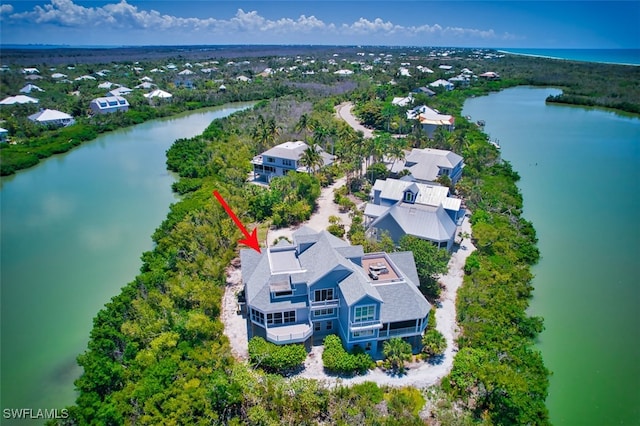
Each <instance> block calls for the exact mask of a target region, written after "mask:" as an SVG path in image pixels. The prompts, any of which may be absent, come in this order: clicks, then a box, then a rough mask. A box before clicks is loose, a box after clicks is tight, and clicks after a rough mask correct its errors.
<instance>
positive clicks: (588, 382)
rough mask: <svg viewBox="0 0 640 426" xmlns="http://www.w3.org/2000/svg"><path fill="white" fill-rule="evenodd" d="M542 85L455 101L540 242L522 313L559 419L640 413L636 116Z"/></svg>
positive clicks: (591, 421)
mask: <svg viewBox="0 0 640 426" xmlns="http://www.w3.org/2000/svg"><path fill="white" fill-rule="evenodd" d="M559 92H560V91H559V90H557V89H550V88H530V87H517V88H512V89H508V90H504V91H502V92H499V93H495V94H491V95H489V96H482V97H477V98H473V99H468V100H467V101H465V104H464V108H463V114H465V115H470V116H471V117H472V119H473V120H474V121H475V120H485V121H486V127H485V131H486V132H487V133H488V134H489V135H490V137H491V139H492V140H494V139H498V140H499V142H500V145H501V147H502V149H501V155H502V157H503V158H504V159H505V160H508V161H510V162H511V163H512V165H513V167H514V169H515V170H516V171H517V172H518V173H519V174H520V176H521V179H520V181H519V182H518V187H519V188H520V190H521V191H522V195H523V199H524V216H525V218H527V219H528V220H531V221H532V222H533V225H534V227H535V229H536V231H537V234H538V238H539V243H538V247H539V249H540V253H541V256H542V258H541V260H540V262H539V263H538V264H537V265H536V266H535V267H534V268H533V270H532V272H533V273H534V275H535V278H534V280H533V285H534V287H535V291H534V297H533V299H532V300H531V306H530V313H531V314H532V315H539V316H542V317H543V318H544V324H545V330H544V331H543V332H542V333H541V335H540V336H539V340H538V342H537V347H538V348H539V349H540V350H541V351H542V356H543V358H544V361H545V364H546V366H547V368H549V369H550V370H551V371H552V373H553V375H552V376H551V377H550V387H549V396H548V398H547V407H548V408H549V415H550V420H551V422H552V423H553V424H554V425H558V426H564V425H566V426H574V425H576V426H590V425H593V426H608V425H638V424H640V362H638V361H639V360H640V327H639V325H640V309H638V306H640V285H638V283H639V281H638V270H637V265H638V262H639V261H640V248H639V246H638V241H640V222H638V220H637V212H638V210H639V209H640V118H637V117H627V116H622V115H619V114H616V113H614V112H611V111H605V110H599V109H593V108H591V109H589V108H582V107H573V106H565V105H556V104H545V99H546V97H547V96H548V95H550V94H557V93H559Z"/></svg>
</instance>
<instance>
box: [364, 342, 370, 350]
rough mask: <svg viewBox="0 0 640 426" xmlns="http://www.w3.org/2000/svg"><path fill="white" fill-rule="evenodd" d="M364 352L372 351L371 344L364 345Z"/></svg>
mask: <svg viewBox="0 0 640 426" xmlns="http://www.w3.org/2000/svg"><path fill="white" fill-rule="evenodd" d="M364 350H365V351H370V350H371V342H367V344H366V345H364Z"/></svg>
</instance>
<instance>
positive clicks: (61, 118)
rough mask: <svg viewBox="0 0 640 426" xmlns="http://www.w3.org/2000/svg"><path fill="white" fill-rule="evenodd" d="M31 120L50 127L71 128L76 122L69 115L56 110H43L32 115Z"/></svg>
mask: <svg viewBox="0 0 640 426" xmlns="http://www.w3.org/2000/svg"><path fill="white" fill-rule="evenodd" d="M28 118H29V120H30V121H32V122H34V123H38V124H44V125H49V126H69V125H71V124H73V123H75V120H74V119H73V117H72V116H70V115H69V114H67V113H65V112H62V111H58V110H55V109H42V110H40V111H38V112H36V113H35V114H31V115H30V116H29V117H28Z"/></svg>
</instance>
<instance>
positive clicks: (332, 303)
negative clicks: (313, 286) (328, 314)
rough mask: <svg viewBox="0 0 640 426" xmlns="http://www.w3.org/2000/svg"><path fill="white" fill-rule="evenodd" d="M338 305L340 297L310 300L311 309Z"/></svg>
mask: <svg viewBox="0 0 640 426" xmlns="http://www.w3.org/2000/svg"><path fill="white" fill-rule="evenodd" d="M339 306H340V299H329V300H320V301H317V302H311V309H322V308H337V307H339Z"/></svg>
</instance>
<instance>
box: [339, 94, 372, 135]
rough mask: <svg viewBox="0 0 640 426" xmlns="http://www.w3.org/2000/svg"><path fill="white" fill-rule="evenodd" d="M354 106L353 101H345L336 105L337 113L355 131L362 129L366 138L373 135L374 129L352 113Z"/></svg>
mask: <svg viewBox="0 0 640 426" xmlns="http://www.w3.org/2000/svg"><path fill="white" fill-rule="evenodd" d="M352 108H353V104H352V103H351V102H343V103H341V104H340V105H338V106H336V114H337V115H338V117H340V118H341V119H343V120H344V121H346V122H347V124H348V125H349V126H351V127H353V129H354V130H355V131H358V130H360V131H361V132H362V133H364V137H365V138H372V137H373V130H371V129H368V128H366V127H364V126H363V125H362V124H360V122H359V121H358V120H356V118H355V117H354V116H353V114H352V113H351V109H352Z"/></svg>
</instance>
